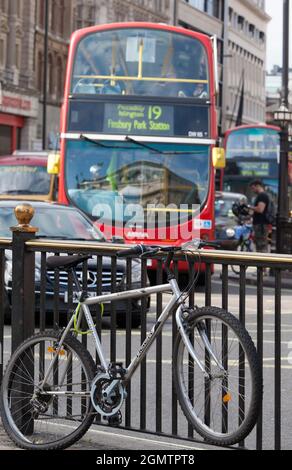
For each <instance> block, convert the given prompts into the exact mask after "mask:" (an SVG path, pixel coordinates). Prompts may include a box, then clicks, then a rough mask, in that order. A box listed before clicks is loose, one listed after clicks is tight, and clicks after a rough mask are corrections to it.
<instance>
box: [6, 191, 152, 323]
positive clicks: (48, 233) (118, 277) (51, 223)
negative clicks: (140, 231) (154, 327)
mask: <svg viewBox="0 0 292 470" xmlns="http://www.w3.org/2000/svg"><path fill="white" fill-rule="evenodd" d="M28 203H29V204H31V205H32V206H33V207H34V209H35V214H34V218H33V221H32V223H33V225H34V226H36V227H38V229H39V230H38V232H37V237H38V238H48V239H55V240H66V241H72V243H74V241H75V243H76V242H77V241H86V242H102V241H104V242H105V241H106V240H105V238H104V236H103V234H102V233H101V232H100V231H99V230H98V229H97V228H96V227H95V226H94V225H93V224H92V222H91V221H90V219H88V218H87V217H86V216H85V215H84V214H83V213H82V212H81V211H80V210H78V209H76V208H73V207H69V206H65V205H60V204H56V203H46V202H34V201H28ZM15 206H16V202H15V201H12V200H6V201H0V238H4V237H9V238H10V237H11V231H10V229H9V227H11V226H15V225H16V219H15V216H14V208H15ZM52 254H53V253H52ZM47 256H50V253H47ZM77 276H78V278H79V280H80V282H81V285H82V282H83V266H82V265H79V266H78V267H77ZM58 277H59V279H58V281H59V282H58V293H59V295H58V310H59V312H60V313H66V312H68V307H69V303H68V300H69V296H68V274H67V272H65V271H60V272H59V275H58ZM97 282H98V279H97V261H96V258H95V259H89V260H88V266H87V271H86V289H87V292H88V293H89V294H90V293H92V295H94V294H96V292H97ZM147 283H148V281H147ZM112 284H113V279H112V263H111V258H110V257H107V256H103V258H102V279H101V291H102V293H109V292H111V290H112ZM139 287H141V263H140V260H133V261H132V270H131V288H133V289H135V288H139ZM115 288H116V290H117V291H119V290H120V291H121V290H125V289H126V261H125V260H120V259H117V261H116V270H115ZM11 289H12V253H11V251H9V250H5V296H6V297H5V299H4V305H5V318H6V320H7V319H9V317H10V305H11ZM45 289H46V294H45V303H46V311H53V310H54V303H55V299H54V295H55V294H54V292H55V271H54V270H50V269H48V270H47V271H46V286H45ZM40 292H41V253H36V268H35V294H36V295H35V302H36V310H37V311H38V310H39V307H40ZM73 301H74V293H73ZM127 302H128V301H122V300H120V301H116V302H115V306H116V307H115V308H116V312H117V325H118V326H120V327H123V326H125V322H126V314H125V312H126V311H127V309H128V303H127ZM148 305H149V301H148ZM103 309H104V311H103V315H104V316H108V315H109V314H110V304H108V303H104V304H103ZM140 323H141V303H140V300H139V299H138V300H132V326H133V327H138V326H139V325H140Z"/></svg>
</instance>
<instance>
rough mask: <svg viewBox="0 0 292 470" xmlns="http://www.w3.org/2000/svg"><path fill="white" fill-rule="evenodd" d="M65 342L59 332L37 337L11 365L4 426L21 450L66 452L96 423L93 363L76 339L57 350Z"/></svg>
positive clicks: (24, 345) (19, 351) (4, 396)
mask: <svg viewBox="0 0 292 470" xmlns="http://www.w3.org/2000/svg"><path fill="white" fill-rule="evenodd" d="M59 339H60V333H59V332H57V331H49V332H47V333H40V334H37V335H34V336H32V337H31V338H29V339H27V340H26V341H24V342H23V343H22V344H21V345H20V346H19V347H18V348H17V349H16V351H15V352H14V354H13V355H12V357H11V359H10V361H9V363H8V365H7V368H6V371H5V374H4V377H3V382H2V388H1V399H0V400H1V401H0V404H1V416H2V422H3V426H4V428H5V430H6V432H7V434H8V435H9V436H10V438H11V439H12V440H13V441H14V442H15V443H16V445H18V446H19V447H21V448H24V449H31V450H37V449H39V450H49V449H52V450H53V449H63V448H65V447H68V446H70V445H72V444H73V443H74V442H76V441H77V440H78V439H80V438H81V437H82V436H83V434H84V433H85V432H86V431H87V430H88V428H89V426H90V425H91V423H92V421H93V419H94V414H93V408H92V404H91V399H90V387H91V382H92V379H93V377H94V375H95V366H94V362H93V359H92V358H91V356H90V354H89V353H88V351H87V350H86V349H85V348H84V347H83V346H82V344H81V343H80V342H79V341H78V340H77V339H76V338H74V337H73V336H71V335H70V334H69V335H67V337H66V339H65V341H64V343H63V345H62V348H61V349H60V350H57V348H58V342H59ZM44 378H45V383H44Z"/></svg>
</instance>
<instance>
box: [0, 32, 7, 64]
mask: <svg viewBox="0 0 292 470" xmlns="http://www.w3.org/2000/svg"><path fill="white" fill-rule="evenodd" d="M5 63H6V40H5V38H0V67H4V65H5Z"/></svg>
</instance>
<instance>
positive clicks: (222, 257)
mask: <svg viewBox="0 0 292 470" xmlns="http://www.w3.org/2000/svg"><path fill="white" fill-rule="evenodd" d="M0 243H1V240H0ZM26 246H27V247H28V248H29V249H31V250H32V251H39V250H42V251H45V250H46V251H54V250H56V251H58V250H62V251H64V250H67V251H70V252H76V251H77V252H78V251H82V250H86V251H89V252H92V253H93V252H94V253H96V252H98V251H100V252H103V253H105V252H107V253H111V254H114V253H115V252H117V251H119V250H123V249H128V248H131V247H132V246H133V245H132V244H130V245H129V244H117V243H115V244H113V243H109V242H81V241H78V242H74V241H59V240H58V241H56V240H47V239H38V240H29V241H27V242H26ZM162 255H163V253H161V254H158V255H155V256H153V258H155V257H156V256H157V257H161V256H162ZM189 256H190V258H194V260H195V259H196V258H198V257H199V256H200V259H201V261H203V262H213V263H216V262H218V263H227V264H233V263H236V264H244V265H248V266H249V265H250V266H255V265H259V266H269V265H272V266H274V265H279V266H280V268H283V269H292V255H286V254H276V253H239V252H237V251H227V250H198V252H197V253H196V252H193V253H191V252H189ZM176 257H177V259H185V255H184V254H182V255H180V254H177V256H176Z"/></svg>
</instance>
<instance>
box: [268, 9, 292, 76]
mask: <svg viewBox="0 0 292 470" xmlns="http://www.w3.org/2000/svg"><path fill="white" fill-rule="evenodd" d="M291 10H292V2H291V1H290V25H291V26H290V41H289V48H290V67H292V11H291ZM266 11H267V13H268V15H270V16H271V17H272V20H271V21H270V23H269V25H268V31H267V70H268V71H270V70H271V69H272V67H273V65H275V64H276V65H280V66H282V35H283V7H282V1H281V0H280V1H279V0H266Z"/></svg>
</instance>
